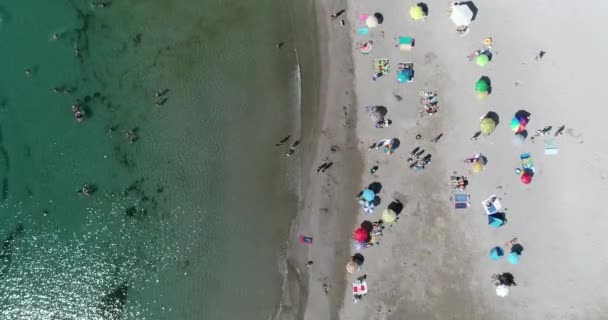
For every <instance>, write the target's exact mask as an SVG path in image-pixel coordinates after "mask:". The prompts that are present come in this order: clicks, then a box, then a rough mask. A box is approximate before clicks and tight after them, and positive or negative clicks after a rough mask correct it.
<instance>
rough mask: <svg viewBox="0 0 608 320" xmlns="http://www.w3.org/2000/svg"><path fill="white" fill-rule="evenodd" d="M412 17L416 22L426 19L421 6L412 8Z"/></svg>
mask: <svg viewBox="0 0 608 320" xmlns="http://www.w3.org/2000/svg"><path fill="white" fill-rule="evenodd" d="M410 17H412V19H414V20H421V19H424V10H422V7H421V6H418V5H415V6H412V7H411V8H410Z"/></svg>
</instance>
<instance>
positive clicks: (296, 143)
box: [274, 135, 320, 172]
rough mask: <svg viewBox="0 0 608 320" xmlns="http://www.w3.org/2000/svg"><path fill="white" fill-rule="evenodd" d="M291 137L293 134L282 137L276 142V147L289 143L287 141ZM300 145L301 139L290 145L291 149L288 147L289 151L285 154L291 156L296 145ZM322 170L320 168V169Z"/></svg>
mask: <svg viewBox="0 0 608 320" xmlns="http://www.w3.org/2000/svg"><path fill="white" fill-rule="evenodd" d="M289 139H291V135H288V136H286V137H285V138H283V139H281V141H279V142H278V143H277V144H275V145H274V146H275V147H280V146H282V145H285V144H286V143H287V141H289ZM299 145H300V139H297V140H296V141H294V142H293V143H292V144H291V145H290V146H289V149H287V152H285V156H287V157H290V156H291V155H292V154H294V152H296V147H297V146H299ZM319 170H320V169H319ZM319 170H317V172H318V171H319Z"/></svg>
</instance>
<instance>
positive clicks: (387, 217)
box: [381, 209, 397, 223]
mask: <svg viewBox="0 0 608 320" xmlns="http://www.w3.org/2000/svg"><path fill="white" fill-rule="evenodd" d="M381 219H382V221H384V222H386V223H393V222H395V220H397V213H395V211H393V210H391V209H386V210H384V211H383V212H382V218H381Z"/></svg>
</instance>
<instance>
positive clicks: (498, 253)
mask: <svg viewBox="0 0 608 320" xmlns="http://www.w3.org/2000/svg"><path fill="white" fill-rule="evenodd" d="M504 254H505V252H504V250H502V248H501V247H494V248H492V249H490V258H491V259H492V260H500V258H502V256H504Z"/></svg>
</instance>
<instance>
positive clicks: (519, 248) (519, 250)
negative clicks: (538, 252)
mask: <svg viewBox="0 0 608 320" xmlns="http://www.w3.org/2000/svg"><path fill="white" fill-rule="evenodd" d="M523 251H524V246H522V245H521V244H519V243H516V244H514V245H513V247H511V252H515V253H517V254H518V255H520V256H521V253H522V252H523Z"/></svg>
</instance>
